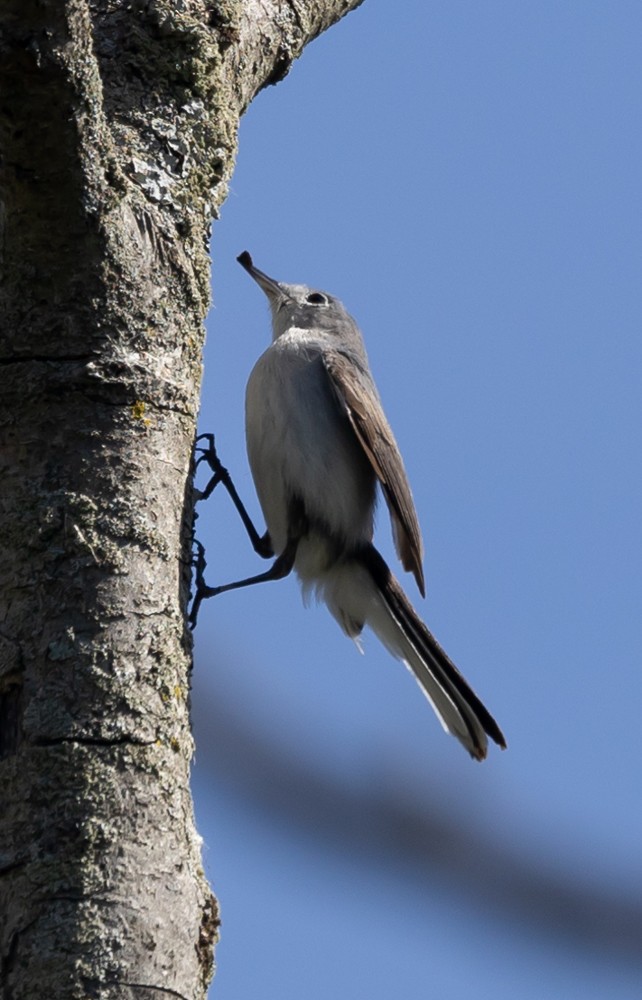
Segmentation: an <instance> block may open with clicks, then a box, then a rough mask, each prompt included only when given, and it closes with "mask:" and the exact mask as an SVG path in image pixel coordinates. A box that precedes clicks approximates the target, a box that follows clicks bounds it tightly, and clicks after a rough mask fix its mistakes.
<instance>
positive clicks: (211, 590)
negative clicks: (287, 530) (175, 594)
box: [189, 536, 299, 629]
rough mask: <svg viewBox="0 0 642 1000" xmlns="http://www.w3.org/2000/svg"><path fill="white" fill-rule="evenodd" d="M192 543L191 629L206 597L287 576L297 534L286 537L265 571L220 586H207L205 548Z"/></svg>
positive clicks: (296, 544)
mask: <svg viewBox="0 0 642 1000" xmlns="http://www.w3.org/2000/svg"><path fill="white" fill-rule="evenodd" d="M194 544H195V546H196V561H195V568H196V593H195V595H194V601H193V603H192V610H191V611H190V615H189V624H190V628H192V629H193V628H194V627H195V626H196V619H197V618H198V612H199V609H200V606H201V603H202V601H204V600H205V598H206V597H216V596H217V595H218V594H224V593H225V591H226V590H238V589H239V588H240V587H251V586H252V585H253V584H255V583H267V582H268V581H269V580H282V579H283V577H284V576H287V575H288V573H290V571H291V570H292V567H293V566H294V560H295V558H296V550H297V547H298V544H299V537H298V536H297V537H294V538H290V539H288V543H287V545H286V546H285V548H284V550H283V552H282V553H281V555H280V556H277V557H276V559H275V560H274V562H273V563H272V565H271V566H270V568H269V569H268V570H266V572H265V573H259V574H258V575H257V576H248V577H246V579H245V580H235V581H234V582H233V583H224V584H223V585H222V586H221V587H208V586H207V584H206V583H205V578H204V573H205V567H206V565H207V564H206V562H205V549H204V548H203V545H202V544H201V543H200V542H195V543H194Z"/></svg>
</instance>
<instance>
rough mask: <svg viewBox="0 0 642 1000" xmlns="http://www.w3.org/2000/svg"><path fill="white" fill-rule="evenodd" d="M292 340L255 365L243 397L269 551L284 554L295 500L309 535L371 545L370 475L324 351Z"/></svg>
mask: <svg viewBox="0 0 642 1000" xmlns="http://www.w3.org/2000/svg"><path fill="white" fill-rule="evenodd" d="M295 333H296V332H294V333H293V335H292V336H290V335H289V334H285V335H284V336H282V337H280V338H279V339H278V340H276V341H275V342H274V343H273V344H272V345H271V346H270V347H269V348H268V350H267V351H266V352H265V353H264V354H263V355H262V356H261V357H260V358H259V360H258V361H257V363H256V365H255V366H254V369H253V371H252V374H251V375H250V379H249V381H248V385H247V393H246V435H247V449H248V457H249V461H250V467H251V470H252V475H253V478H254V482H255V485H256V490H257V493H258V496H259V501H260V503H261V507H262V509H263V514H264V516H265V520H266V523H267V527H268V531H269V532H270V536H271V538H272V543H273V545H274V549H275V551H276V552H280V551H282V550H283V548H284V547H285V544H286V541H287V537H288V509H289V506H290V503H291V500H292V498H297V499H298V500H300V501H301V502H302V503H303V508H304V512H305V516H306V518H307V520H308V522H309V524H310V529H311V532H314V533H316V534H320V535H323V534H326V535H328V536H332V538H333V539H335V540H338V541H339V542H340V543H341V544H343V545H347V546H350V545H353V544H356V543H358V542H359V541H365V540H370V538H371V537H372V519H373V510H374V497H375V477H374V473H373V472H372V469H371V467H370V464H369V462H368V460H367V458H366V457H365V455H364V453H363V451H362V449H361V447H360V445H359V443H358V441H357V438H356V436H355V434H354V431H353V430H352V427H351V425H350V423H349V420H348V418H347V416H346V415H345V413H342V412H341V409H340V407H339V404H338V402H337V400H336V398H335V396H334V393H333V390H332V388H331V386H330V383H329V379H328V375H327V373H326V370H325V367H324V365H323V360H322V349H321V348H320V347H319V346H316V345H314V344H311V343H309V342H308V343H306V342H305V337H298V336H296V335H295ZM300 333H305V331H300Z"/></svg>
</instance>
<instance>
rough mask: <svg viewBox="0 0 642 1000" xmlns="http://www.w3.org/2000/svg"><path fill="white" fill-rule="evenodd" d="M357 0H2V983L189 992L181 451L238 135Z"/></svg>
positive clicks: (19, 992)
mask: <svg viewBox="0 0 642 1000" xmlns="http://www.w3.org/2000/svg"><path fill="white" fill-rule="evenodd" d="M360 2H361V0H288V2H286V0H260V2H259V0H221V2H211V0H209V2H208V0H181V2H176V0H110V2H105V0H103V2H99V0H94V2H92V0H4V3H3V5H2V12H1V14H0V20H1V24H0V28H1V34H0V130H1V131H0V135H1V142H2V148H1V152H2V164H1V168H2V169H1V179H0V191H1V196H2V214H1V216H0V221H1V224H2V235H1V243H0V246H1V252H2V265H1V266H2V278H1V281H2V286H1V289H0V291H1V298H0V365H1V368H2V377H1V382H0V428H1V434H0V464H1V468H2V472H1V480H0V481H1V487H0V495H1V507H0V537H1V541H2V544H1V545H0V590H1V593H2V603H1V605H0V756H1V758H2V760H1V764H0V794H1V796H2V800H1V801H2V805H1V808H0V876H1V878H0V892H1V893H2V897H1V900H0V905H1V912H0V919H1V927H0V962H1V968H0V982H1V984H2V997H3V998H4V1000H25V998H29V1000H32V998H34V1000H35V998H43V997H47V998H48V1000H52V998H54V1000H55V998H62V997H64V998H76V997H78V998H80V997H82V998H86V997H100V998H116V997H117V998H122V997H132V998H133V997H135V998H136V1000H140V998H147V997H150V998H151V997H157V996H160V995H168V996H177V997H186V998H199V997H202V996H203V995H204V993H205V991H206V988H207V984H208V982H209V979H210V977H211V972H212V964H213V948H214V942H215V939H216V934H217V924H218V920H217V906H216V901H215V900H214V898H213V896H212V894H211V892H210V890H209V887H208V885H207V883H206V881H205V878H204V875H203V871H202V867H201V858H200V844H199V839H198V836H197V834H196V831H195V828H194V823H193V816H192V802H191V797H190V792H189V787H188V776H189V763H190V758H191V754H192V741H191V735H190V729H189V713H188V704H189V698H188V692H189V670H190V664H191V638H190V635H189V633H188V632H187V631H186V626H185V606H186V601H187V597H188V589H189V578H190V567H189V534H190V524H191V517H192V503H193V497H192V491H191V483H190V456H191V450H192V444H193V439H194V428H195V420H196V413H197V408H198V393H199V383H200V373H201V347H202V340H203V328H202V321H203V317H204V315H205V313H206V311H207V308H208V303H209V261H208V254H207V236H208V228H209V223H210V219H211V217H212V215H215V214H216V211H217V209H218V207H219V206H220V205H221V203H222V201H223V200H224V197H225V192H226V180H227V179H228V177H229V176H230V174H231V171H232V166H233V160H234V155H235V150H236V134H237V125H238V120H239V117H240V115H241V114H242V112H243V111H244V109H245V108H246V107H247V105H248V104H249V102H250V100H251V99H252V97H253V96H254V95H255V94H256V92H257V91H258V90H260V89H261V88H262V87H264V86H266V85H267V84H268V83H273V82H276V81H277V80H278V79H280V78H281V77H282V76H284V75H285V73H286V72H287V70H288V68H289V66H290V64H291V62H292V60H293V59H294V58H296V57H297V56H298V55H299V54H300V52H301V50H302V48H303V46H304V45H305V44H306V43H307V42H308V41H310V40H311V39H312V38H314V37H315V36H316V35H318V34H319V33H320V32H321V31H323V30H324V29H325V28H327V27H329V26H330V25H331V24H332V23H334V22H335V21H337V20H338V19H339V18H340V17H341V16H342V15H343V14H345V13H346V12H348V11H349V10H350V9H352V8H354V7H356V6H358V4H359V3H360Z"/></svg>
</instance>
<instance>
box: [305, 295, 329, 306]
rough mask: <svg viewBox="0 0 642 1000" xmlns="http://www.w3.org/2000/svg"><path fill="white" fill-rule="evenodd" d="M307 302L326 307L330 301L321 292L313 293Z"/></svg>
mask: <svg viewBox="0 0 642 1000" xmlns="http://www.w3.org/2000/svg"><path fill="white" fill-rule="evenodd" d="M305 301H306V302H310V303H312V305H318V306H324V305H326V304H327V301H328V300H327V299H326V297H325V295H322V294H321V292H311V293H310V294H309V295H308V297H307V299H306V300H305Z"/></svg>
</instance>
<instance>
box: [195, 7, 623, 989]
mask: <svg viewBox="0 0 642 1000" xmlns="http://www.w3.org/2000/svg"><path fill="white" fill-rule="evenodd" d="M641 57H642V5H640V3H639V0H635V2H634V0H631V2H624V0H613V2H610V3H598V2H593V0H582V2H581V3H578V2H570V0H555V2H550V0H549V2H546V0H544V2H539V3H537V4H532V3H531V4H525V3H515V2H513V0H504V2H497V0H486V2H484V3H478V2H473V0H461V2H452V0H435V2H424V0H414V2H406V3H403V4H395V3H391V2H388V3H386V2H384V0H366V2H365V4H364V5H363V6H362V7H361V8H360V9H359V10H357V11H356V12H355V13H353V14H351V15H349V16H348V17H347V18H346V19H345V20H344V21H343V22H342V23H340V24H339V25H337V26H336V27H335V28H333V29H332V30H331V31H329V32H328V33H327V34H326V35H325V36H323V37H322V38H321V39H319V40H318V41H317V42H315V43H314V44H313V45H312V46H311V47H309V48H308V49H307V50H306V52H305V53H304V55H303V57H302V58H301V59H300V60H299V62H297V63H296V64H295V65H294V67H293V68H292V71H291V73H290V75H289V77H288V78H287V79H286V80H285V81H284V82H282V83H281V84H279V85H278V86H277V87H273V88H270V89H269V90H268V91H265V92H264V93H262V94H260V95H259V97H258V98H257V100H256V101H255V102H254V104H253V105H252V107H251V108H250V110H249V112H248V113H247V115H246V117H245V119H244V120H243V123H242V127H241V135H240V151H239V158H238V165H237V170H236V172H235V174H234V177H233V178H232V181H231V184H230V195H229V198H228V201H227V202H226V204H225V205H224V207H223V211H222V217H221V220H220V222H218V223H217V224H216V225H215V229H214V240H213V294H214V303H215V304H214V308H213V310H212V313H211V315H210V318H209V321H208V331H209V332H208V344H207V350H206V356H205V362H206V370H205V382H204V393H205V395H204V403H203V411H202V415H201V429H202V430H214V431H215V432H216V434H217V441H218V446H219V450H220V453H221V455H222V457H223V460H224V461H225V463H226V464H227V465H228V467H229V468H230V470H231V471H232V473H233V475H234V476H235V479H236V482H237V486H238V488H239V491H240V492H241V494H242V495H243V496H244V497H246V498H247V500H248V506H249V507H250V508H251V510H252V512H253V514H254V515H255V517H256V519H257V522H259V524H260V526H261V528H262V520H261V516H260V512H259V509H258V505H257V503H256V499H255V495H254V490H253V486H252V483H251V479H250V477H249V472H248V468H247V460H246V457H245V446H244V429H243V398H244V390H245V382H246V380H247V376H248V374H249V372H250V370H251V368H252V365H253V364H254V362H255V360H256V358H257V357H258V355H259V354H260V353H261V352H262V351H263V350H264V349H265V348H266V347H267V345H268V343H269V336H270V330H269V319H268V311H267V305H266V302H265V300H264V298H263V296H262V294H261V293H260V291H259V289H258V288H257V287H256V286H255V285H254V284H253V283H252V282H251V281H250V279H249V278H248V276H247V275H246V274H245V273H244V272H243V271H242V269H241V268H240V267H239V266H238V264H236V262H235V257H236V255H237V254H238V253H239V252H240V251H241V250H245V249H247V250H250V252H251V253H252V255H253V257H254V259H255V262H256V263H257V265H258V266H259V267H261V268H262V269H264V270H265V271H267V272H268V273H269V274H272V275H273V276H275V277H276V278H280V279H282V280H284V281H290V282H305V283H307V284H311V285H316V286H317V287H319V288H322V289H325V290H327V291H330V292H332V293H334V294H336V295H338V296H339V297H340V298H341V299H342V300H343V301H344V303H345V304H346V306H347V307H348V309H349V310H350V311H351V312H352V313H353V315H354V316H355V317H356V318H357V320H358V322H359V324H360V325H361V327H362V329H363V331H364V334H365V337H366V342H367V346H368V350H369V355H370V362H371V366H372V368H373V371H374V374H375V378H376V380H377V382H378V385H379V388H380V392H381V395H382V398H383V401H384V405H385V407H386V410H387V413H388V416H389V419H390V421H391V423H392V426H393V428H394V430H395V433H396V436H397V438H398V441H399V443H400V445H401V447H402V450H403V452H404V456H405V460H406V466H407V469H408V472H409V475H410V479H411V482H412V485H413V490H414V494H415V499H416V504H417V508H418V511H419V517H420V521H421V523H422V526H423V530H424V536H425V544H426V560H425V568H426V579H427V591H428V596H427V599H426V601H425V602H424V601H421V599H420V598H419V597H418V594H417V592H416V588H415V586H414V583H413V581H412V579H411V578H410V577H407V576H405V577H404V581H403V582H404V585H405V586H406V587H407V589H408V592H409V594H410V595H411V597H412V599H413V601H415V602H416V603H417V606H418V608H419V609H420V610H421V612H422V614H423V615H424V617H425V620H426V621H427V623H428V624H429V626H430V628H431V629H432V630H433V631H434V632H435V633H436V635H437V636H438V638H439V639H440V641H441V642H442V643H443V645H444V646H445V647H446V649H447V650H448V651H449V652H450V654H451V656H452V657H453V659H454V660H455V661H456V662H457V663H458V664H459V666H460V667H461V669H462V670H463V672H464V673H465V675H466V676H467V677H468V679H469V680H470V682H471V683H472V684H473V686H474V687H475V688H476V689H477V690H478V692H479V694H480V695H481V696H482V697H483V699H484V700H485V701H486V703H487V704H488V705H489V707H490V708H491V710H492V711H493V713H494V714H495V715H496V717H497V719H498V721H499V722H500V724H501V725H502V727H503V729H504V731H505V733H506V736H507V739H508V743H509V749H508V751H507V752H506V753H500V752H499V751H497V750H495V748H493V749H492V750H491V753H490V757H489V760H488V761H487V762H486V763H484V764H483V765H477V764H475V763H473V762H472V761H471V760H470V759H469V758H468V757H467V756H466V754H465V753H464V752H463V750H462V749H461V747H460V746H459V745H458V744H457V742H456V741H455V740H454V739H452V738H450V737H447V736H446V735H445V734H444V733H443V732H442V730H441V728H440V726H439V725H438V723H437V721H436V719H435V717H434V716H433V714H432V712H431V710H430V707H429V706H428V704H427V703H426V702H425V700H424V699H423V698H422V696H421V694H420V692H419V690H418V688H417V687H416V685H415V684H414V683H413V681H412V679H411V677H410V675H409V674H407V672H406V671H405V670H404V669H403V667H402V666H401V665H400V664H397V663H395V662H394V661H392V660H391V659H390V657H389V656H388V654H386V652H385V651H384V650H383V649H381V648H379V647H378V646H377V644H376V641H375V640H374V638H373V637H372V636H369V637H367V639H366V643H365V646H366V655H365V656H363V657H361V656H360V655H359V653H358V652H357V650H356V649H355V648H354V647H353V645H352V644H351V643H350V642H349V641H348V640H347V639H345V637H344V636H343V635H342V634H341V633H340V631H339V630H338V628H337V626H336V624H335V623H334V621H333V620H332V619H331V618H330V616H329V614H328V613H327V612H326V611H325V609H324V608H312V609H308V610H306V609H304V607H303V605H302V602H301V597H300V593H299V590H298V586H297V584H296V581H295V580H294V579H292V580H286V581H283V582H281V583H278V584H270V585H265V586H262V587H257V588H253V589H251V590H246V591H239V592H236V593H232V594H227V595H223V596H221V597H220V598H217V599H216V600H213V601H210V602H208V603H207V604H205V605H204V606H203V609H202V612H201V620H200V623H199V627H198V631H197V657H196V671H195V677H194V705H195V717H196V724H197V732H196V736H197V756H196V768H195V779H196V786H195V787H196V795H197V814H198V819H199V825H200V829H201V832H202V834H203V836H204V839H205V860H206V866H207V870H208V872H209V873H210V875H211V877H212V880H213V884H214V888H215V890H216V892H217V894H218V895H219V897H220V901H221V906H222V916H223V929H222V934H223V936H222V941H221V944H220V946H219V949H218V960H219V971H218V974H217V978H216V980H215V986H214V989H213V995H214V996H217V997H220V998H222V1000H247V998H249V997H256V996H261V997H274V998H278V1000H290V998H291V1000H295V998H297V1000H299V998H301V997H305V998H306V1000H317V998H322V997H323V998H324V1000H325V998H327V997H339V998H350V1000H361V998H363V1000H365V998H368V1000H384V998H385V1000H391V998H397V997H403V998H404V1000H424V998H426V997H433V996H439V997H443V998H446V1000H459V998H462V1000H464V998H466V1000H467V998H468V997H470V996H471V995H474V996H475V997H478V998H482V1000H484V998H486V997H493V998H494V1000H508V998H511V1000H513V998H515V997H519V998H520V1000H523V998H525V1000H529V998H531V997H532V998H538V1000H539V998H542V997H555V998H560V997H563V998H570V997H573V998H575V997H582V998H583V1000H592V998H600V1000H603V998H604V997H606V996H608V997H609V998H611V1000H620V998H622V1000H624V998H631V1000H633V998H636V1000H638V998H639V997H640V995H642V958H639V959H638V961H637V962H636V961H635V959H634V958H632V957H631V956H629V958H626V957H623V955H621V954H620V953H619V952H618V947H617V942H615V946H614V949H613V950H611V951H608V949H607V951H606V952H605V951H603V950H602V949H601V948H600V947H595V946H594V944H593V942H592V939H591V937H590V934H588V935H584V933H583V932H582V931H577V932H576V933H565V932H563V931H561V930H560V928H559V927H558V926H557V923H556V921H555V919H553V917H554V916H555V914H556V913H557V912H558V909H559V907H557V906H556V899H555V895H556V894H555V886H556V885H557V884H558V883H559V884H560V885H563V884H564V883H565V881H566V880H571V881H575V882H577V883H578V884H585V885H586V886H587V887H588V888H589V889H593V890H595V892H596V894H597V897H598V898H599V896H600V893H602V892H605V893H607V894H611V895H612V896H613V897H614V898H615V899H621V900H622V901H623V902H624V903H626V904H627V905H628V904H630V905H631V906H632V907H633V908H634V909H635V907H636V906H637V908H638V912H639V911H640V909H642V850H641V845H642V805H641V788H642V780H641V774H640V771H641V766H640V729H641V724H640V715H641V711H642V673H641V670H640V650H641V648H642V588H641V585H640V572H641V571H640V567H641V565H642V521H641V512H642V473H641V467H640V451H641V449H640V445H641V440H640V438H641V428H642V391H641V378H640V376H641V374H642V292H641V287H642V285H641V277H642V269H641V265H642V216H641V211H640V209H641V190H642V126H641V121H642V115H641V110H642V108H641V105H642V72H641V65H642V58H641ZM230 507H231V505H230V504H229V501H228V500H227V498H226V496H225V495H223V494H222V493H220V494H219V493H217V494H215V495H214V496H213V497H212V499H211V500H210V501H209V502H208V503H207V504H206V505H203V507H202V508H201V512H200V518H199V522H198V528H199V534H200V537H201V538H202V539H203V541H204V542H206V544H207V546H208V558H209V567H208V574H209V582H211V583H216V582H225V581H227V580H230V579H234V578H237V577H239V576H242V575H247V574H250V573H252V572H258V571H259V570H260V569H261V568H263V565H264V564H263V563H262V562H261V561H260V560H258V558H257V557H255V556H254V554H253V552H252V551H251V549H250V547H249V544H248V543H247V541H246V538H245V536H244V534H243V531H242V528H241V527H240V526H239V524H238V522H237V519H236V518H235V515H234V514H233V512H232V511H231V509H230ZM377 538H378V543H379V544H380V547H381V549H382V551H383V552H384V554H385V555H386V557H387V558H389V559H390V560H391V561H392V560H393V559H394V556H393V554H392V549H391V545H390V542H389V538H390V531H389V525H388V521H387V516H386V515H385V511H384V510H382V511H381V512H380V516H379V521H378V535H377ZM209 699H211V700H212V703H213V704H215V705H216V706H217V712H218V713H219V715H218V716H217V717H213V716H212V715H211V714H210V711H209V709H208V707H207V706H208V704H209V701H208V700H209ZM225 717H227V719H228V721H229V726H230V727H231V729H232V731H234V730H235V727H236V729H237V730H238V728H239V726H240V729H241V730H242V732H241V736H240V737H239V739H242V740H243V741H244V742H243V746H242V751H243V752H242V753H241V752H240V750H239V757H243V759H244V760H245V759H246V758H248V759H249V761H250V765H249V768H248V767H244V766H241V765H239V766H238V767H235V766H234V761H235V751H234V749H233V748H232V750H230V745H229V740H228V742H227V744H226V748H221V747H219V746H218V744H217V739H218V740H222V736H221V733H222V731H224V730H225ZM246 734H250V735H251V736H252V740H253V739H256V750H255V751H254V749H253V744H252V740H249V745H248V739H249V737H248V738H246ZM228 735H229V734H228ZM262 741H264V742H263V743H262ZM232 744H233V741H232ZM261 746H274V747H277V748H278V750H279V752H280V753H281V754H282V755H283V759H284V760H288V759H289V760H291V761H293V762H295V764H296V766H297V767H300V768H302V769H303V771H304V772H305V770H306V769H307V768H309V770H310V773H312V774H316V775H322V776H325V778H326V779H327V782H328V784H329V786H333V787H334V786H336V787H338V788H340V789H341V790H342V792H343V794H345V796H346V797H347V799H348V801H350V800H351V799H353V800H354V801H355V802H359V801H361V799H362V798H363V797H364V796H365V797H366V798H367V797H368V796H369V795H372V796H375V797H376V795H377V794H379V793H380V792H385V794H386V795H387V796H389V797H390V796H392V797H393V798H394V796H396V795H398V796H399V797H402V798H404V800H405V799H408V800H411V801H412V802H413V803H414V804H415V805H416V807H417V808H418V809H420V810H425V811H426V812H427V813H430V812H431V811H433V810H434V811H435V812H436V813H437V814H439V815H441V816H447V817H449V822H451V823H452V824H454V828H455V829H457V830H459V831H460V832H461V834H462V837H463V842H465V843H466V844H468V845H472V846H471V847H467V848H466V849H465V850H464V851H462V853H461V856H460V857H457V856H455V861H454V862H453V864H452V865H451V866H450V868H448V869H447V870H444V869H443V867H440V866H439V865H438V864H435V866H434V869H433V868H431V865H430V863H429V862H428V863H424V862H422V867H421V871H418V870H417V871H415V870H414V868H413V864H414V862H413V861H412V858H411V859H410V860H408V858H407V857H404V854H405V847H404V841H403V836H400V838H399V843H398V844H397V842H396V838H395V837H394V836H393V837H392V838H391V842H390V843H389V844H388V845H387V850H383V849H381V850H380V851H379V852H377V851H371V850H364V851H363V852H360V851H359V849H358V843H357V846H356V848H355V844H354V843H348V842H347V841H346V843H345V844H343V842H342V840H341V837H340V836H338V837H334V836H330V835H328V836H325V834H324V833H323V831H317V835H315V830H314V821H312V822H311V823H308V824H306V822H305V818H303V819H301V818H300V821H299V822H298V823H293V822H292V817H291V816H289V815H288V813H287V810H285V811H284V810H283V809H282V808H281V804H280V800H281V796H280V794H279V791H278V789H277V788H274V789H272V788H271V787H264V784H263V783H262V779H261V774H262V773H263V772H262V770H261V764H262V761H261V760H259V759H258V758H259V757H260V756H261V750H260V747H261ZM253 752H256V755H257V767H256V777H255V780H252V779H251V771H252V753H253ZM243 755H245V756H243ZM248 774H249V775H250V777H248ZM331 811H332V810H331ZM347 839H348V841H349V838H347ZM330 841H331V842H330ZM476 844H479V845H482V846H483V848H484V850H480V853H479V856H478V855H477V852H476V850H475V845H476ZM486 848H488V849H490V850H491V852H492V851H495V852H497V854H498V856H499V858H500V859H501V858H502V857H505V858H506V859H507V866H508V861H509V860H510V862H511V864H512V863H513V862H516V863H518V864H524V865H525V866H526V867H528V866H531V867H532V868H533V870H535V871H541V872H543V873H545V874H546V876H547V878H548V879H549V881H548V882H547V881H546V879H543V882H542V886H543V889H542V891H543V894H544V896H545V897H546V898H545V900H544V906H543V910H544V917H543V919H542V920H541V921H540V922H539V923H538V924H535V923H529V921H528V919H524V914H523V913H519V912H517V911H513V910H512V909H511V907H510V906H508V905H507V904H506V903H505V901H504V899H503V897H502V892H501V891H500V890H499V889H498V890H497V892H495V891H494V889H493V883H492V880H491V884H489V886H488V887H487V892H486V893H485V894H482V895H480V894H479V893H478V892H477V893H474V892H473V893H469V892H468V890H467V885H468V881H469V879H470V880H472V881H475V880H476V879H477V877H478V876H479V871H478V870H477V868H478V866H484V865H485V864H486V861H485V858H486V855H485V853H484V851H485V849H486ZM455 855H456V852H455ZM508 867H510V866H508ZM467 873H469V875H468V876H467ZM473 875H474V876H475V878H474V879H473V877H472V876H473ZM540 902H541V901H540ZM588 909H589V910H591V907H590V906H589V907H588ZM546 914H548V917H547V916H546ZM607 919H608V917H607V915H606V913H602V912H600V910H599V908H597V909H596V910H595V912H592V911H591V912H590V913H587V921H588V922H589V923H590V921H594V923H595V925H596V926H598V927H599V926H600V925H601V924H603V923H604V921H605V920H607ZM640 950H641V951H642V941H641V942H640Z"/></svg>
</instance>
